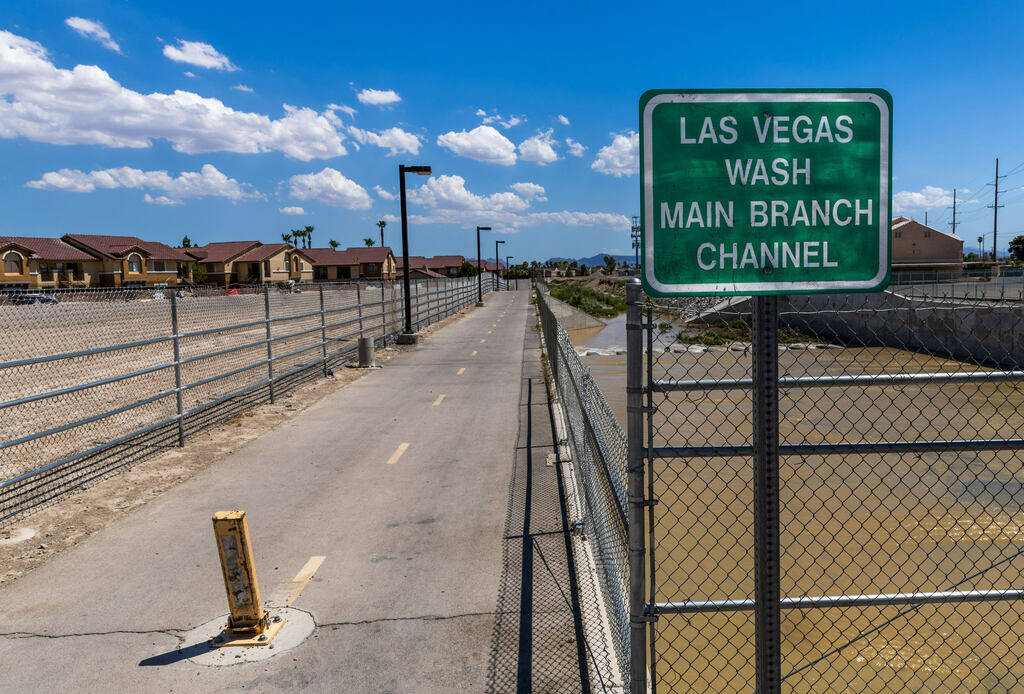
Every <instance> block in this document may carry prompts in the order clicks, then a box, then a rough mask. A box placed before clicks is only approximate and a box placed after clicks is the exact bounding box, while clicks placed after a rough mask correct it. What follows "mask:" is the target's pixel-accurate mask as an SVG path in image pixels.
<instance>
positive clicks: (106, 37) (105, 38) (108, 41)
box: [64, 17, 121, 53]
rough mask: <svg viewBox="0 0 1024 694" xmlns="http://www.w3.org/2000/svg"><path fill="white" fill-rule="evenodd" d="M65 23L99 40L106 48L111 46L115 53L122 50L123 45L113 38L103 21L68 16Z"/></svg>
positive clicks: (90, 37)
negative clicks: (119, 44)
mask: <svg viewBox="0 0 1024 694" xmlns="http://www.w3.org/2000/svg"><path fill="white" fill-rule="evenodd" d="M64 23H65V24H67V25H68V26H69V27H71V28H72V29H74V30H75V31H77V32H78V33H79V34H81V35H82V36H84V37H85V38H87V39H92V40H94V41H99V42H100V44H101V45H102V46H103V47H104V48H109V49H110V50H112V51H114V52H115V53H120V52H121V47H120V46H118V45H117V41H115V40H114V39H113V38H111V36H110V32H109V31H107V28H106V27H105V26H103V24H102V23H100V22H97V21H96V20H94V19H85V18H84V17H68V18H67V19H65V20H64Z"/></svg>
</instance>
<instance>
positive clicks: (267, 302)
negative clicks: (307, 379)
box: [263, 284, 274, 403]
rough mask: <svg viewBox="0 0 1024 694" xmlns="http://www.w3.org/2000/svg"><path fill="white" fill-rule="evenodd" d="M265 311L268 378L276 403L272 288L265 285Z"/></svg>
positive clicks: (271, 397)
mask: <svg viewBox="0 0 1024 694" xmlns="http://www.w3.org/2000/svg"><path fill="white" fill-rule="evenodd" d="M263 311H264V315H265V318H266V324H267V378H268V379H269V386H270V402H271V403H273V402H274V361H273V359H274V349H273V347H272V346H271V342H270V286H269V285H266V284H264V285H263Z"/></svg>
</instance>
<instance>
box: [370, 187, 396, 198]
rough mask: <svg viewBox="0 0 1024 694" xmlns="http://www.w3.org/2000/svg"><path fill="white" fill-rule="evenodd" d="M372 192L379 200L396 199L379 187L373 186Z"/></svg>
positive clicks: (392, 194) (393, 195)
mask: <svg viewBox="0 0 1024 694" xmlns="http://www.w3.org/2000/svg"><path fill="white" fill-rule="evenodd" d="M373 190H374V191H375V192H376V193H377V197H379V198H380V199H381V200H394V199H395V197H396V196H395V194H394V193H390V192H388V191H386V190H384V189H383V188H381V187H380V186H374V187H373Z"/></svg>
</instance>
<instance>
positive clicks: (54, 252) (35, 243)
mask: <svg viewBox="0 0 1024 694" xmlns="http://www.w3.org/2000/svg"><path fill="white" fill-rule="evenodd" d="M9 243H15V244H17V245H19V246H21V247H22V248H26V249H28V250H30V251H32V256H31V257H33V258H38V259H39V260H74V261H78V260H96V257H95V256H91V255H89V254H88V253H86V252H85V251H83V250H81V249H79V248H75V247H74V246H72V245H70V244H68V243H64V242H63V241H61V240H60V239H54V238H46V237H39V236H0V248H3V247H4V246H5V245H6V244H9Z"/></svg>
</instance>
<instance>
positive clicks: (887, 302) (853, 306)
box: [737, 291, 1024, 369]
mask: <svg viewBox="0 0 1024 694" xmlns="http://www.w3.org/2000/svg"><path fill="white" fill-rule="evenodd" d="M737 308H738V307H737ZM748 310H749V309H748ZM779 311H780V316H779V320H780V322H781V323H783V324H784V325H788V326H790V327H792V328H795V329H801V328H803V329H804V330H807V329H810V330H812V331H813V332H815V333H817V334H818V335H820V336H821V337H830V338H832V339H835V340H837V341H839V342H844V343H847V344H863V345H882V346H886V347H896V348H903V349H911V350H922V351H927V352H931V353H933V354H943V353H945V354H948V355H950V356H951V357H953V358H956V359H962V360H966V361H971V362H976V363H979V364H986V365H989V366H1000V367H1003V368H1018V369H1020V368H1024V304H1016V305H1014V304H998V305H986V304H984V303H979V302H974V301H956V300H949V299H942V300H935V299H927V298H920V297H907V296H903V295H901V294H898V293H896V292H893V291H885V292H881V293H879V294H810V295H805V296H791V297H788V298H787V300H786V301H784V302H783V303H782V305H780V307H779Z"/></svg>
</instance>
